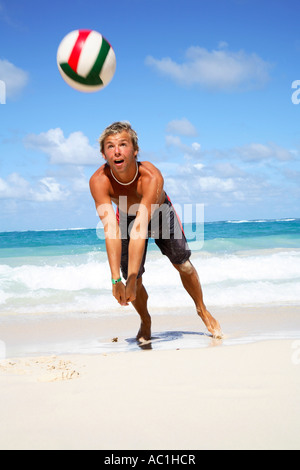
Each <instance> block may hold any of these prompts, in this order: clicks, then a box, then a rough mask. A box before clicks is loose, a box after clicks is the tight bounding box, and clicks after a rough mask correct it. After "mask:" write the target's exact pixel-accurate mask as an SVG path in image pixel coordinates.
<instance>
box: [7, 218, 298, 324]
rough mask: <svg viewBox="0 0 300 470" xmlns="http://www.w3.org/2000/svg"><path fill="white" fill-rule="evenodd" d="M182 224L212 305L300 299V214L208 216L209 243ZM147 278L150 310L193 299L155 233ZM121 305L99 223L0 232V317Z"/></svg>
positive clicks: (92, 312) (108, 311)
mask: <svg viewBox="0 0 300 470" xmlns="http://www.w3.org/2000/svg"><path fill="white" fill-rule="evenodd" d="M196 228H197V227H196ZM184 229H185V231H186V235H187V238H188V240H189V242H190V247H191V249H192V258H191V260H192V262H193V264H194V265H195V267H196V269H197V270H198V273H199V276H200V279H201V283H202V287H203V292H204V297H205V302H206V304H207V306H208V307H209V308H213V307H233V306H234V307H238V306H246V305H247V306H290V305H291V306H295V305H296V306H297V305H300V219H282V220H254V221H251V220H239V221H222V222H210V223H205V225H204V243H201V242H199V241H193V233H194V232H195V227H193V226H192V225H190V226H188V225H186V226H185V227H184ZM102 235H103V233H102ZM144 284H145V286H146V289H147V291H148V293H149V309H150V311H151V312H153V313H156V314H158V315H159V314H163V313H164V312H165V311H166V309H172V308H174V309H175V308H177V309H178V308H181V307H182V309H185V308H187V307H192V306H193V302H192V300H191V299H190V298H189V297H188V295H187V294H186V292H185V291H184V290H183V288H182V287H181V283H180V280H179V277H178V273H177V272H176V270H175V269H174V268H173V267H172V265H171V263H170V262H169V260H168V259H167V258H166V257H164V256H162V255H161V253H160V252H159V251H158V249H157V247H156V245H155V244H154V242H153V241H151V242H150V243H149V248H148V254H147V261H146V273H145V274H144ZM127 309H128V310H127V313H128V314H135V312H134V310H133V308H132V307H128V308H127ZM123 312H124V308H122V307H120V306H119V305H118V304H117V303H116V301H115V299H114V298H113V297H112V295H111V281H110V270H109V266H108V262H107V257H106V250H105V241H104V239H103V236H101V229H99V230H96V229H69V230H51V231H27V232H3V233H0V322H1V319H2V320H3V321H4V320H11V321H14V320H17V319H22V318H28V316H35V315H38V316H39V317H40V318H43V317H44V316H52V317H54V316H59V317H62V316H68V315H69V316H70V315H71V316H78V315H80V314H85V315H88V316H94V317H95V316H99V315H101V316H103V315H115V316H118V315H123V314H124V313H123Z"/></svg>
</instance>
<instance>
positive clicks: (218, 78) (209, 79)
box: [145, 47, 271, 91]
mask: <svg viewBox="0 0 300 470" xmlns="http://www.w3.org/2000/svg"><path fill="white" fill-rule="evenodd" d="M145 63H146V65H148V66H150V67H152V68H154V69H155V70H157V71H158V72H159V73H161V74H162V75H165V76H167V77H169V78H171V79H172V80H174V81H175V82H177V83H179V84H180V85H184V86H191V85H200V86H201V87H204V88H206V89H209V90H213V91H241V90H248V89H253V88H260V87H261V86H263V85H264V84H265V83H266V82H267V81H268V80H269V78H270V77H269V71H270V68H271V64H269V63H268V62H266V61H264V60H263V59H261V58H260V57H259V56H258V55H256V54H247V53H246V52H244V51H242V50H241V51H239V52H231V51H229V50H228V49H224V48H222V49H221V50H220V49H219V50H212V51H208V50H207V49H205V48H203V47H190V48H189V49H188V50H187V51H186V54H185V61H184V62H183V63H181V64H180V63H177V62H175V61H174V60H172V59H171V58H170V57H166V58H163V59H155V58H153V57H151V56H148V57H147V58H146V61H145Z"/></svg>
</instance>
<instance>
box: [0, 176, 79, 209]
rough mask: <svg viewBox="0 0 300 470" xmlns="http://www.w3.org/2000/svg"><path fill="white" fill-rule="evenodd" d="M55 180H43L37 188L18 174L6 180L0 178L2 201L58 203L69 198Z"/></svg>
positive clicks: (66, 191)
mask: <svg viewBox="0 0 300 470" xmlns="http://www.w3.org/2000/svg"><path fill="white" fill-rule="evenodd" d="M69 194H70V193H69V191H68V190H64V189H63V188H62V186H61V185H60V183H58V182H57V181H56V180H55V178H50V177H48V178H42V179H40V180H39V181H38V184H37V187H31V184H30V183H29V182H28V181H27V180H25V179H24V178H23V177H22V176H20V175H19V174H18V173H12V174H11V175H9V176H8V177H7V179H6V180H4V179H3V178H0V199H15V200H16V199H18V200H23V201H36V202H55V201H56V202H57V201H62V200H64V199H65V198H66V197H68V196H69Z"/></svg>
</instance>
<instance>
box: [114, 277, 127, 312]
mask: <svg viewBox="0 0 300 470" xmlns="http://www.w3.org/2000/svg"><path fill="white" fill-rule="evenodd" d="M112 293H113V296H114V298H115V299H116V300H117V301H118V302H119V304H120V305H122V306H124V307H125V306H127V305H128V302H127V301H126V294H125V285H124V284H123V282H118V283H117V284H113V290H112Z"/></svg>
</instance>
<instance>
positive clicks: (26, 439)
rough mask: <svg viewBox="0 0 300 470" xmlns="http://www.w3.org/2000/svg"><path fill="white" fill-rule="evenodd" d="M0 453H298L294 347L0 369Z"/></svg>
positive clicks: (69, 360) (299, 347) (29, 361)
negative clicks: (178, 450) (214, 450)
mask: <svg viewBox="0 0 300 470" xmlns="http://www.w3.org/2000/svg"><path fill="white" fill-rule="evenodd" d="M0 417H1V418H0V420H1V421H0V449H105V450H117V449H121V450H125V449H126V450H130V449H131V450H133V449H134V450H138V449H147V450H161V449H168V450H176V449H184V450H197V449H298V450H299V449H300V343H299V341H298V342H296V341H295V340H283V341H278V340H277V341H264V342H258V343H254V344H245V345H237V346H221V347H206V348H200V349H181V350H176V349H175V350H168V351H163V350H161V351H136V352H128V353H116V354H115V353H113V354H98V355H67V356H63V357H56V356H47V357H35V358H26V357H23V358H17V359H15V360H13V359H5V360H2V361H0Z"/></svg>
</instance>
